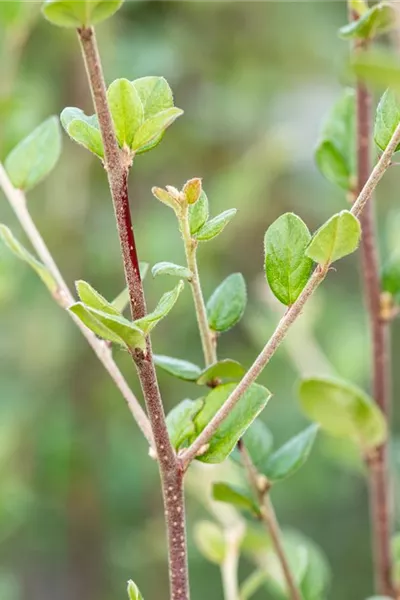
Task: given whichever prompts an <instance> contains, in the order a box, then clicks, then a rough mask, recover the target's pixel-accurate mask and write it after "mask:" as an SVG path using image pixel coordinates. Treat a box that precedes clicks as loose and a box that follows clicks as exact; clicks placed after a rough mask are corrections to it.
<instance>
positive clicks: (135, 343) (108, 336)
mask: <svg viewBox="0 0 400 600" xmlns="http://www.w3.org/2000/svg"><path fill="white" fill-rule="evenodd" d="M68 310H69V311H70V312H72V313H73V314H74V315H76V316H77V317H78V318H79V319H80V320H81V321H82V323H83V324H84V325H86V327H88V328H89V329H91V330H92V331H93V333H95V334H96V335H98V336H100V337H102V338H104V339H105V340H108V341H110V342H115V343H117V344H120V345H122V346H126V347H127V348H140V349H142V350H144V349H145V347H146V339H145V336H144V333H143V331H142V330H141V329H139V328H138V327H137V326H136V325H135V323H131V322H130V321H128V320H127V319H125V318H124V317H122V316H118V315H113V314H110V313H108V312H104V311H101V310H97V309H94V308H90V307H89V306H86V305H84V304H82V303H81V302H77V303H75V304H73V305H72V306H70V307H69V309H68Z"/></svg>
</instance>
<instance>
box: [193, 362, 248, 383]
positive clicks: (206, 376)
mask: <svg viewBox="0 0 400 600" xmlns="http://www.w3.org/2000/svg"><path fill="white" fill-rule="evenodd" d="M245 373H246V369H245V368H244V367H243V366H242V365H241V364H240V363H239V362H237V361H236V360H231V359H230V358H225V359H223V360H220V361H218V362H216V363H214V364H213V365H210V366H209V367H207V368H206V369H204V370H203V371H202V372H201V375H200V377H199V378H198V379H197V381H196V383H198V384H199V385H207V384H209V383H212V382H213V381H215V380H219V379H231V380H233V381H239V380H240V379H242V377H243V375H244V374H245Z"/></svg>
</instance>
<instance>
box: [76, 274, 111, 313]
mask: <svg viewBox="0 0 400 600" xmlns="http://www.w3.org/2000/svg"><path fill="white" fill-rule="evenodd" d="M75 287H76V291H77V293H78V296H79V298H80V299H81V301H82V302H83V304H85V305H86V306H88V307H89V308H95V309H97V310H102V311H104V312H107V313H110V314H111V315H120V313H119V311H118V310H117V309H116V308H115V307H114V306H113V305H112V304H111V303H110V302H108V301H107V300H106V299H105V298H103V296H102V295H101V294H99V292H97V291H96V290H95V289H94V288H92V286H91V285H90V284H89V283H87V281H82V280H80V281H76V282H75Z"/></svg>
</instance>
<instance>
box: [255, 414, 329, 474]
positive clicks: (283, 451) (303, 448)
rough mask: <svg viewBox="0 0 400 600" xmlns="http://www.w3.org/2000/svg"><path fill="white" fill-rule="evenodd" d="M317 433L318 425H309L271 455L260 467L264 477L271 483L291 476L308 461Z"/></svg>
mask: <svg viewBox="0 0 400 600" xmlns="http://www.w3.org/2000/svg"><path fill="white" fill-rule="evenodd" d="M317 431H318V425H311V426H310V427H308V428H307V429H306V430H305V431H302V432H301V433H299V434H298V435H296V436H295V437H294V438H292V439H291V440H289V441H288V442H286V444H284V445H283V446H282V447H281V448H279V450H276V451H275V452H274V453H273V454H271V456H269V458H268V460H267V461H266V462H265V463H264V464H263V465H262V467H261V471H262V472H263V473H264V475H266V476H267V477H268V479H270V480H271V481H280V480H282V479H286V477H290V476H291V475H293V473H295V472H296V471H297V470H298V469H300V467H302V466H303V465H304V463H305V462H306V460H307V459H308V457H309V455H310V452H311V448H312V447H313V444H314V441H315V437H316V435H317Z"/></svg>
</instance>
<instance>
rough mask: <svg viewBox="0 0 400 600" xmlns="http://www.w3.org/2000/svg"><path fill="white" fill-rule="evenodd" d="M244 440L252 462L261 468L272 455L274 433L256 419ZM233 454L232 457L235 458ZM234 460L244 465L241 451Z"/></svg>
mask: <svg viewBox="0 0 400 600" xmlns="http://www.w3.org/2000/svg"><path fill="white" fill-rule="evenodd" d="M242 440H243V444H244V447H245V448H246V451H247V452H248V453H249V455H250V458H251V460H252V462H253V463H254V465H255V466H256V467H257V468H259V467H260V465H262V464H263V463H264V461H265V460H266V459H267V457H268V456H269V455H270V454H271V451H272V445H273V437H272V433H271V432H270V430H269V429H268V427H267V426H266V425H265V423H263V421H261V419H256V420H255V421H254V422H253V423H252V424H251V425H250V427H249V428H248V430H247V431H246V433H245V434H244V436H243V438H242ZM233 454H234V453H232V455H231V457H233ZM234 460H235V462H238V463H240V464H242V457H241V455H240V452H239V451H238V452H237V453H236V451H235V457H234Z"/></svg>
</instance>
